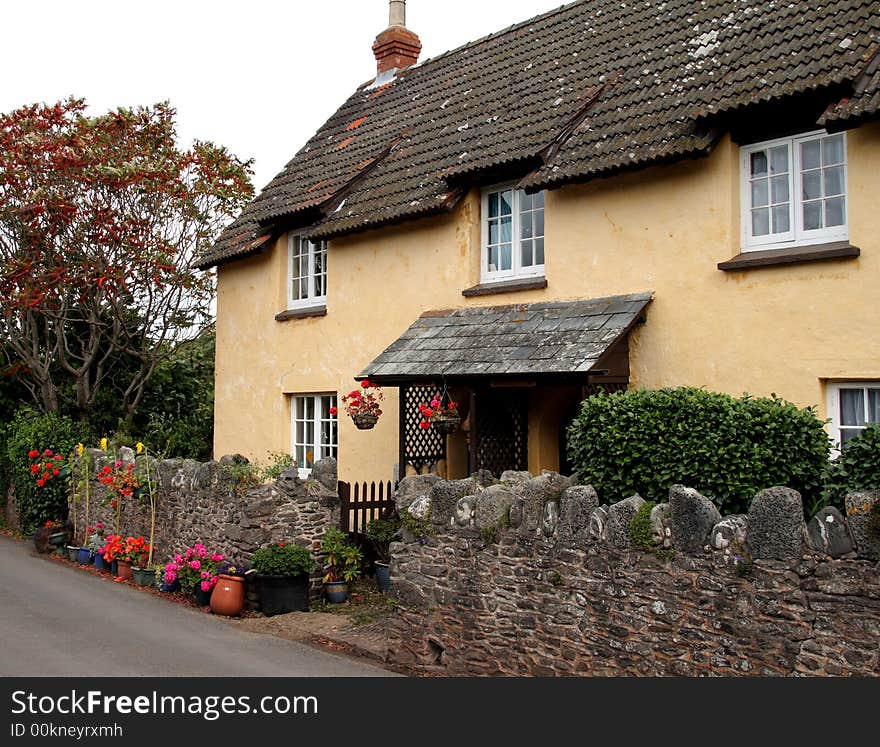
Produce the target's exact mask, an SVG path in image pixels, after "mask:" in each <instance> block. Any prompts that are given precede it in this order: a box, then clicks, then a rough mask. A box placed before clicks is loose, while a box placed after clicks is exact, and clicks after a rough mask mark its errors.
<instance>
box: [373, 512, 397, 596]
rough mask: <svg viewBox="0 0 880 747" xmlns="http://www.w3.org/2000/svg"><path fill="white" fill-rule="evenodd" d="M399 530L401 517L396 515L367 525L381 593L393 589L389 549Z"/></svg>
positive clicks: (375, 520)
mask: <svg viewBox="0 0 880 747" xmlns="http://www.w3.org/2000/svg"><path fill="white" fill-rule="evenodd" d="M399 530H400V516H398V515H397V514H396V513H393V514H392V515H391V516H386V517H384V518H381V519H373V521H371V522H370V523H369V524H367V528H366V535H367V539H369V540H370V542H372V543H373V549H374V550H375V552H376V561H375V567H376V586H377V588H378V589H379V591H380V592H386V591H388V590H389V589H390V588H391V574H390V569H389V567H388V564H389V563H390V562H391V556H390V552H389V548H390V546H391V542H392V540H393V539H394V536H395V535H396V534H397V532H398V531H399Z"/></svg>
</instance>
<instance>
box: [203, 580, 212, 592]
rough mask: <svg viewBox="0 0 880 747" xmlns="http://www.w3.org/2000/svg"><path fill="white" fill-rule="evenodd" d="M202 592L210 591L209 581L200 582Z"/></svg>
mask: <svg viewBox="0 0 880 747" xmlns="http://www.w3.org/2000/svg"><path fill="white" fill-rule="evenodd" d="M202 591H211V582H210V581H202Z"/></svg>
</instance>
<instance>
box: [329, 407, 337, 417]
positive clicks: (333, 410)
mask: <svg viewBox="0 0 880 747" xmlns="http://www.w3.org/2000/svg"><path fill="white" fill-rule="evenodd" d="M330 414H331V415H332V416H333V417H334V418H335V417H336V416H337V415H338V414H339V410H337V409H336V408H335V407H331V408H330Z"/></svg>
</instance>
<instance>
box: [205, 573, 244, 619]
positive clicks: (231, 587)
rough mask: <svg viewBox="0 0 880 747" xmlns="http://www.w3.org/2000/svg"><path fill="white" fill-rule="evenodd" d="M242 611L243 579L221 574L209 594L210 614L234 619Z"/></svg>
mask: <svg viewBox="0 0 880 747" xmlns="http://www.w3.org/2000/svg"><path fill="white" fill-rule="evenodd" d="M243 609H244V579H243V578H241V576H227V575H226V574H224V573H221V574H220V576H218V579H217V585H216V586H215V587H214V591H212V592H211V612H213V613H214V614H215V615H225V616H226V617H235V616H236V615H240V614H241V611H242V610H243Z"/></svg>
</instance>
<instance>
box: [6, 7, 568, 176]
mask: <svg viewBox="0 0 880 747" xmlns="http://www.w3.org/2000/svg"><path fill="white" fill-rule="evenodd" d="M562 4H563V0H409V2H407V26H408V27H409V28H410V29H412V30H413V31H415V32H416V33H417V34H418V35H419V37H420V38H421V41H422V55H421V57H420V59H422V60H424V59H427V58H428V57H435V56H437V55H438V54H441V53H442V52H445V51H447V50H449V49H454V48H455V47H458V46H461V45H462V44H464V43H466V42H468V41H472V40H474V39H478V38H480V37H482V36H485V35H486V34H489V33H492V32H494V31H499V30H501V29H502V28H506V27H507V26H510V25H512V24H514V23H518V22H520V21H524V20H526V19H528V18H531V17H532V16H535V15H538V14H540V13H543V12H545V11H548V10H551V9H553V8H556V7H559V6H560V5H562ZM0 18H2V27H3V34H2V36H3V41H2V44H0V71H2V73H0V111H2V112H8V111H11V110H13V109H16V108H18V107H20V106H23V105H25V104H29V103H33V102H37V101H46V102H54V101H57V100H59V99H62V98H65V97H67V96H70V95H73V96H77V97H81V98H85V99H86V100H87V102H88V103H89V105H90V107H91V111H92V113H96V114H97V113H101V112H104V111H107V110H108V109H112V108H115V107H117V106H136V105H141V104H144V105H147V104H153V103H155V102H157V101H164V100H166V99H167V100H169V101H170V102H171V104H172V105H173V106H174V107H175V108H176V109H177V112H178V117H177V124H178V131H179V134H180V138H181V142H182V143H183V144H188V143H189V142H190V141H191V139H192V138H200V139H204V140H211V141H213V142H215V143H217V144H220V145H225V146H226V147H227V148H229V149H230V150H231V151H232V152H233V153H234V154H235V155H237V156H239V157H240V158H253V159H255V163H254V171H255V177H254V183H255V186H256V187H257V189H258V190H259V189H261V188H262V187H263V186H265V184H266V183H267V182H268V181H269V180H271V179H272V177H273V176H275V174H276V173H278V172H279V171H280V170H281V169H282V168H283V167H284V164H286V163H287V161H288V160H290V158H291V157H292V156H293V155H294V153H296V151H297V150H299V148H300V147H301V146H302V145H303V144H304V143H305V142H306V140H308V138H309V137H311V135H312V134H313V133H314V132H315V131H316V130H317V129H318V127H320V126H321V124H323V123H324V121H325V120H327V119H328V118H329V117H330V115H331V114H333V112H334V111H336V109H337V108H338V107H339V106H340V105H341V104H342V103H343V102H344V101H345V99H346V98H348V96H349V95H350V94H351V93H352V92H353V91H354V90H355V88H356V87H357V86H358V85H360V84H361V83H364V82H366V81H368V80H371V79H372V78H373V77H374V75H375V65H376V63H375V60H374V58H373V52H372V49H371V46H372V43H373V39H374V38H375V37H376V35H377V34H378V33H379V32H380V31H382V30H383V29H384V28H385V27H386V26H387V23H388V2H387V0H316V1H315V2H305V1H304V0H286V1H284V0H237V1H236V2H231V1H229V0H212V1H210V2H207V1H205V0H174V1H169V0H149V2H147V1H145V0H142V1H140V2H134V1H133V0H112V1H111V0H3V2H2V15H0Z"/></svg>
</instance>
